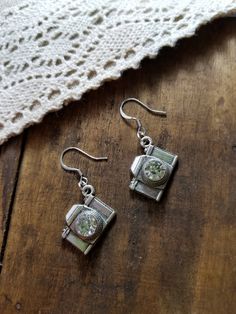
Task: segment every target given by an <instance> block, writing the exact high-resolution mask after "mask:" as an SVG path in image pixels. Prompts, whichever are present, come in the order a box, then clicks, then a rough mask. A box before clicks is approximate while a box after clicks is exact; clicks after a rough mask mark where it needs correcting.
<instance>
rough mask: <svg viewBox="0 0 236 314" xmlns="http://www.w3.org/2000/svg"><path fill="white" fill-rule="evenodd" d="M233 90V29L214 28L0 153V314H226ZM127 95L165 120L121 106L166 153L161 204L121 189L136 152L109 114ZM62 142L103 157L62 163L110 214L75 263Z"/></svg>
mask: <svg viewBox="0 0 236 314" xmlns="http://www.w3.org/2000/svg"><path fill="white" fill-rule="evenodd" d="M235 83H236V21H235V19H227V20H219V21H216V22H214V23H212V24H210V25H208V26H205V27H203V28H202V29H200V30H199V32H198V34H197V35H196V36H195V37H194V38H191V39H186V40H183V41H181V42H179V43H178V44H177V47H176V48H174V49H173V48H165V49H163V50H162V51H161V53H160V55H159V56H158V57H157V58H156V59H155V60H145V61H144V62H143V63H142V64H141V68H140V69H139V70H129V71H127V72H126V73H124V75H123V76H122V77H121V78H120V79H119V80H117V81H115V82H109V83H106V84H105V85H104V86H103V87H101V88H100V89H99V90H97V91H91V92H89V93H88V94H86V95H85V96H84V97H83V99H82V100H80V101H79V102H76V103H73V104H71V105H70V106H68V107H67V108H65V109H63V110H61V111H60V112H57V113H52V114H49V115H48V116H47V117H46V118H45V119H44V121H43V122H42V123H41V124H39V125H37V126H34V127H31V128H29V129H28V130H26V131H25V132H24V133H23V135H20V136H18V137H15V138H13V139H11V140H10V141H8V142H7V143H6V144H5V145H3V146H2V147H1V161H0V174H1V175H0V190H1V195H2V202H1V206H2V207H1V212H0V216H1V217H0V219H1V233H0V244H1V246H2V249H1V263H2V270H1V277H0V278H1V279H0V280H1V287H0V313H1V314H10V313H16V312H18V311H19V312H21V313H29V314H31V313H38V314H39V313H40V314H46V313H47V314H49V313H50V314H54V313H55V314H61V313H63V314H64V313H69V314H73V313H79V314H84V313H85V314H89V313H96V314H98V313H102V314H106V313H109V314H110V313H127V314H128V313H137V314H138V313H144V314H146V313H148V314H151V313H157V314H159V313H160V314H165V313H168V314H169V313H171V314H172V313H173V314H179V313H181V314H182V313H184V314H185V313H194V314H198V313H199V314H204V313H216V314H233V313H235V311H236V298H235V292H236V280H235V273H236V258H235V257H236V254H235V253H236V237H235V236H236V228H235V227H236V214H235V205H236V193H235V187H236V171H235V169H236V168H235V167H236V132H235V129H236V87H235ZM130 96H133V97H137V98H139V99H141V100H143V101H144V102H147V103H149V104H152V105H153V106H154V107H155V108H160V109H163V108H164V109H165V110H166V111H167V114H168V116H167V118H160V117H157V116H152V115H150V114H148V113H147V112H145V111H144V110H143V109H142V108H138V107H137V106H132V105H131V106H130V109H128V108H127V109H128V111H129V112H130V113H131V112H132V113H134V114H138V115H139V116H141V117H142V119H143V122H144V124H146V126H147V127H148V133H149V135H150V136H152V137H153V139H154V141H155V143H156V144H157V145H159V146H161V147H163V148H166V149H168V150H170V151H172V152H174V153H177V154H178V155H179V167H178V169H177V171H176V173H175V175H174V177H173V180H172V182H171V184H170V185H169V189H168V191H166V193H165V196H164V198H163V199H162V201H161V202H160V203H155V202H154V201H151V200H148V199H146V198H144V197H142V196H139V195H138V194H135V193H133V192H131V191H130V190H129V189H128V184H129V180H130V174H129V167H130V165H131V162H132V160H133V158H134V157H135V155H137V154H140V153H141V148H140V147H139V144H138V141H137V138H136V132H135V129H134V128H132V127H129V126H127V125H126V124H125V123H124V122H123V121H122V119H121V118H120V116H119V111H118V108H119V104H120V102H121V101H122V100H123V99H124V98H125V97H130ZM148 122H150V124H149V123H148ZM71 145H79V146H80V147H81V148H84V149H86V150H87V151H88V152H90V153H91V154H94V155H107V156H109V161H108V162H107V163H95V162H92V161H90V160H87V159H86V158H83V157H82V156H81V155H79V156H78V155H76V154H72V155H71V156H70V157H69V156H68V159H67V160H69V161H70V163H71V164H73V165H78V166H80V167H81V169H82V170H83V171H84V172H85V174H86V175H87V176H88V178H89V180H90V182H91V183H92V184H93V185H94V186H95V187H96V192H97V195H98V196H99V197H101V198H102V199H103V200H104V201H105V202H106V203H107V204H109V205H111V206H112V207H113V208H115V209H116V210H117V219H116V221H115V223H114V224H113V225H112V227H111V228H110V229H109V230H108V232H107V233H106V234H105V236H104V237H103V239H102V240H101V241H100V242H99V243H98V244H97V245H96V247H95V248H94V249H93V251H92V252H91V254H90V255H88V256H87V257H85V256H83V255H82V254H80V252H79V251H78V250H76V249H74V248H73V247H72V246H71V245H70V244H67V243H64V242H63V241H62V240H61V230H62V227H63V225H64V217H65V214H66V212H67V210H68V209H69V208H70V207H71V206H72V205H73V204H75V203H77V202H79V201H81V200H82V196H81V194H80V191H79V189H78V187H77V183H76V180H75V178H74V177H73V176H72V175H69V174H67V173H65V172H63V171H62V170H61V168H60V164H59V156H60V153H61V152H62V150H63V149H64V148H65V147H67V146H71Z"/></svg>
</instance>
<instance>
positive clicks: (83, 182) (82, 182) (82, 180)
mask: <svg viewBox="0 0 236 314" xmlns="http://www.w3.org/2000/svg"><path fill="white" fill-rule="evenodd" d="M87 184H88V178H86V177H85V176H82V177H80V180H79V183H78V186H79V188H80V189H82V188H83V187H84V186H85V185H87Z"/></svg>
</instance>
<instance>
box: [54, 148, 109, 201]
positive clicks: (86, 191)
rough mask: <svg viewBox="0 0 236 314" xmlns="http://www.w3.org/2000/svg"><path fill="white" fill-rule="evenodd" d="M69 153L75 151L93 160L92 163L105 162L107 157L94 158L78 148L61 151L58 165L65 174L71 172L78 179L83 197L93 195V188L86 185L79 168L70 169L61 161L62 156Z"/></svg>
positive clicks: (85, 178) (86, 182)
mask: <svg viewBox="0 0 236 314" xmlns="http://www.w3.org/2000/svg"><path fill="white" fill-rule="evenodd" d="M69 151H77V152H79V153H81V154H83V155H84V156H86V157H88V158H90V159H92V160H94V161H104V160H107V159H108V158H107V157H94V156H92V155H90V154H88V153H86V152H85V151H84V150H82V149H80V148H78V147H68V148H66V149H65V150H63V152H62V153H61V157H60V163H61V167H62V168H63V169H64V170H65V171H67V172H72V173H74V174H75V175H76V177H77V178H78V179H79V184H78V185H79V188H80V189H81V190H82V193H83V195H84V196H88V195H89V194H92V193H94V187H93V186H92V185H88V178H87V177H85V176H84V175H83V173H82V171H81V170H80V168H75V167H70V166H67V165H66V164H65V163H64V161H63V159H64V156H65V155H66V154H67V153H68V152H69Z"/></svg>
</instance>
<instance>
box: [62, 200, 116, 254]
mask: <svg viewBox="0 0 236 314" xmlns="http://www.w3.org/2000/svg"><path fill="white" fill-rule="evenodd" d="M115 215H116V212H115V210H114V209H112V208H111V207H109V206H108V205H106V204H105V203H103V202H102V201H101V200H100V199H98V198H97V197H95V196H94V195H89V196H88V197H87V198H85V203H84V204H77V205H73V206H72V208H71V209H70V210H69V211H68V213H67V215H66V227H65V228H64V230H63V232H62V237H63V238H64V239H67V240H68V241H69V242H70V243H71V244H73V245H74V246H75V247H77V248H78V249H80V250H81V251H82V252H83V253H84V254H85V255H86V254H88V252H89V251H90V250H91V249H92V247H93V246H94V244H95V243H96V242H97V240H98V239H99V238H100V236H101V234H102V233H103V231H104V230H105V228H106V227H107V226H108V224H109V223H110V222H111V220H112V219H113V218H114V217H115Z"/></svg>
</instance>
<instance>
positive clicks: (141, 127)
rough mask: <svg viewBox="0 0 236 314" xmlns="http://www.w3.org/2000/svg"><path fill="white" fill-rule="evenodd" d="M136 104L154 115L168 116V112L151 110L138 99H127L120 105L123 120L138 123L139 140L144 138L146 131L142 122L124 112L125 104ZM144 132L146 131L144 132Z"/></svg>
mask: <svg viewBox="0 0 236 314" xmlns="http://www.w3.org/2000/svg"><path fill="white" fill-rule="evenodd" d="M132 101H133V102H136V103H137V104H138V105H140V106H141V107H143V108H144V109H146V110H147V111H149V112H151V113H153V114H157V115H160V116H166V112H165V111H160V110H155V109H152V108H150V107H149V106H148V105H146V104H144V103H143V102H141V101H140V100H138V99H136V98H127V99H125V100H124V101H123V102H122V103H121V105H120V115H121V116H122V118H123V119H125V120H134V121H135V122H136V125H137V136H138V138H139V139H140V138H142V136H144V135H145V129H144V128H143V126H142V123H141V120H140V119H138V118H136V117H132V116H129V115H127V114H126V113H125V112H124V106H125V104H127V103H128V102H132ZM143 130H144V131H143Z"/></svg>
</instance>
